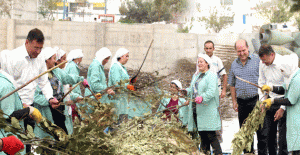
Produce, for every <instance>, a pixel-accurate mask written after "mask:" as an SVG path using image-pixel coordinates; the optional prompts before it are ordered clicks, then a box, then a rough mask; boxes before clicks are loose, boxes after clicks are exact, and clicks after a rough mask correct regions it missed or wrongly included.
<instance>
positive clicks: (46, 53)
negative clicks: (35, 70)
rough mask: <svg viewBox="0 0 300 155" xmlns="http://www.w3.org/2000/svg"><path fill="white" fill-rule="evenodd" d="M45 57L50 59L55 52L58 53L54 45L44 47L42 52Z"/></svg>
mask: <svg viewBox="0 0 300 155" xmlns="http://www.w3.org/2000/svg"><path fill="white" fill-rule="evenodd" d="M41 53H42V54H43V56H44V58H45V60H48V59H50V58H51V57H52V56H53V55H54V54H56V51H55V49H54V48H52V47H45V48H43V49H42V52H41Z"/></svg>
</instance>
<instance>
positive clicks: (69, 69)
mask: <svg viewBox="0 0 300 155" xmlns="http://www.w3.org/2000/svg"><path fill="white" fill-rule="evenodd" d="M65 71H66V73H67V74H73V75H77V76H79V73H80V69H79V68H78V66H77V64H76V63H75V62H74V61H70V62H69V63H68V65H67V66H66V68H65ZM75 84H76V83H75ZM75 84H74V85H75ZM72 86H73V85H72ZM70 97H71V100H72V101H76V99H77V97H81V98H82V95H81V90H80V86H77V87H76V88H74V89H73V90H72V92H71V93H70Z"/></svg>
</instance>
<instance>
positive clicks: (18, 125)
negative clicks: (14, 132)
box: [11, 117, 21, 129]
mask: <svg viewBox="0 0 300 155" xmlns="http://www.w3.org/2000/svg"><path fill="white" fill-rule="evenodd" d="M11 125H12V127H14V128H16V129H21V126H20V123H19V120H17V119H16V118H15V117H12V118H11Z"/></svg>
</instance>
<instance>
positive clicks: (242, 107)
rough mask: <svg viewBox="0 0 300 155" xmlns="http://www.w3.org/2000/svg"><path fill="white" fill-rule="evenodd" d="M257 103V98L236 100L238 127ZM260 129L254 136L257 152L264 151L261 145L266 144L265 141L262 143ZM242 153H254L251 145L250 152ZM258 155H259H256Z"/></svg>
mask: <svg viewBox="0 0 300 155" xmlns="http://www.w3.org/2000/svg"><path fill="white" fill-rule="evenodd" d="M257 101H258V96H254V97H252V98H247V99H241V98H237V103H238V111H239V112H238V118H239V124H240V127H241V126H242V124H243V123H244V121H245V120H246V118H247V117H248V115H249V114H250V113H251V112H252V110H253V108H254V107H255V105H256V102H257ZM260 130H261V129H259V130H258V131H257V132H256V134H257V141H258V144H257V145H258V150H261V149H264V147H263V145H262V144H264V143H267V141H264V139H263V138H262V137H261V136H260V135H261V133H260V132H261V131H260ZM244 153H254V148H253V143H252V146H251V151H250V152H249V151H247V150H244ZM258 154H259V155H260V154H261V153H258Z"/></svg>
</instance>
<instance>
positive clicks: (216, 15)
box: [198, 6, 234, 33]
mask: <svg viewBox="0 0 300 155" xmlns="http://www.w3.org/2000/svg"><path fill="white" fill-rule="evenodd" d="M198 11H200V12H201V9H200V7H199V6H198ZM229 11H230V9H229V8H228V7H226V6H222V7H221V9H220V8H219V9H218V8H217V7H213V8H210V11H209V16H207V17H206V16H203V17H200V18H199V19H198V21H200V22H204V23H205V27H206V29H212V30H214V32H216V33H219V32H220V31H221V30H222V29H224V28H227V27H228V26H230V25H232V24H233V22H232V21H233V17H234V14H232V15H228V14H227V13H228V12H229Z"/></svg>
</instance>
